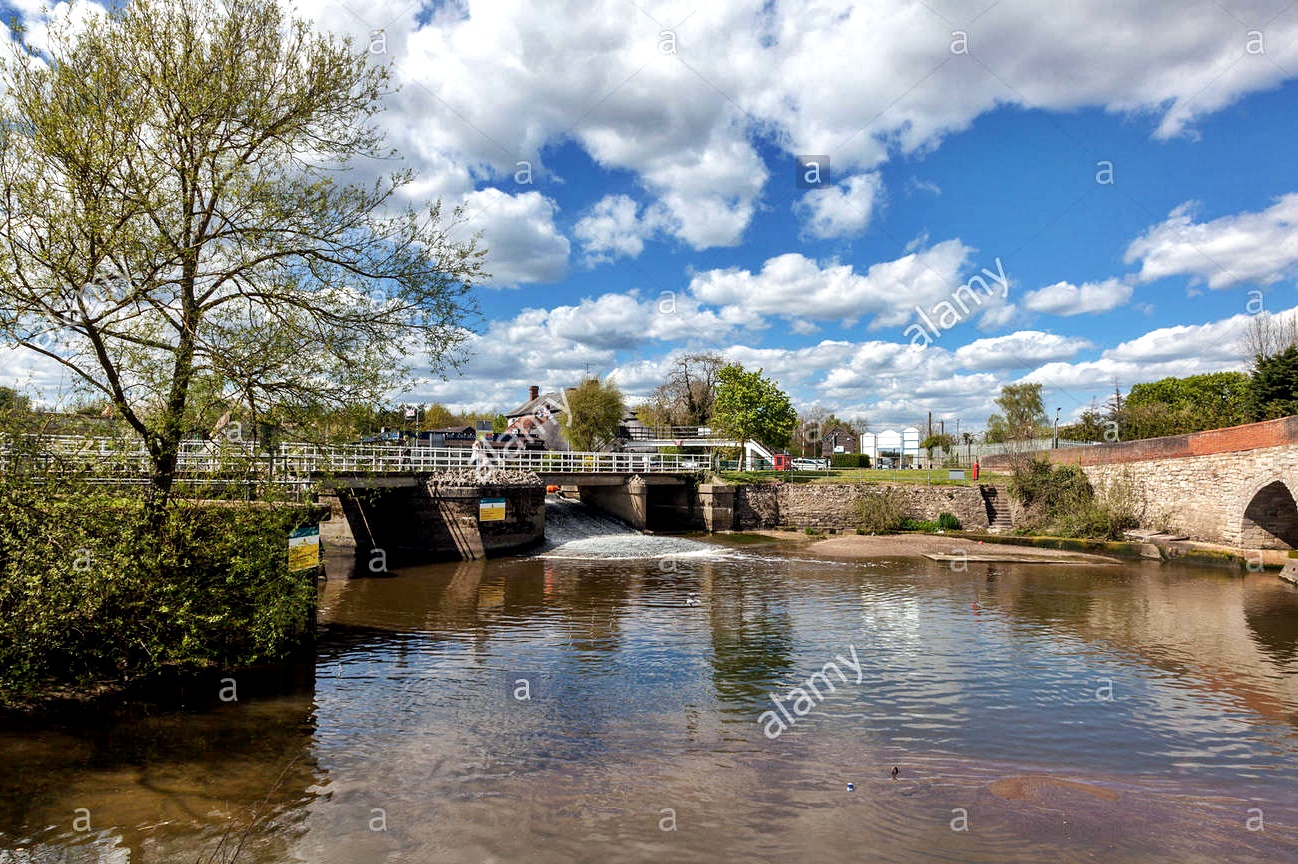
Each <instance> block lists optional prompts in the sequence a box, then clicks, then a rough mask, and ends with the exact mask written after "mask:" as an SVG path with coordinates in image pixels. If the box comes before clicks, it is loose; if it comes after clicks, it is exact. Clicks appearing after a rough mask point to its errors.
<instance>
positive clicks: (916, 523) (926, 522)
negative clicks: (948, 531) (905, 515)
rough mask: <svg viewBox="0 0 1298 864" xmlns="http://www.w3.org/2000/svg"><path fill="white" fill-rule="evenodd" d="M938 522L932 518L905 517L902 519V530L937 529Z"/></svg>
mask: <svg viewBox="0 0 1298 864" xmlns="http://www.w3.org/2000/svg"><path fill="white" fill-rule="evenodd" d="M937 529H938V524H937V523H936V522H934V521H933V520H932V519H903V520H901V530H903V531H936V530H937Z"/></svg>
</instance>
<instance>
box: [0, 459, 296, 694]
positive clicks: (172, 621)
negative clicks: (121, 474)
mask: <svg viewBox="0 0 1298 864" xmlns="http://www.w3.org/2000/svg"><path fill="white" fill-rule="evenodd" d="M308 519H309V514H308V512H307V511H306V510H305V508H301V507H275V508H271V507H258V508H253V507H249V506H222V505H211V504H205V505H197V504H184V503H181V504H176V505H173V506H172V507H170V508H169V509H168V510H167V512H166V514H165V518H164V519H163V522H162V526H161V529H160V530H158V531H156V532H151V531H149V530H147V528H146V520H145V513H144V506H143V503H142V501H141V500H140V499H139V498H137V497H133V496H123V495H117V494H114V493H110V492H105V491H103V490H102V489H96V488H93V487H82V488H77V487H75V486H68V487H60V486H58V485H55V484H50V483H48V482H47V483H43V484H30V485H29V484H23V483H16V482H14V481H13V479H12V478H0V704H3V703H17V702H22V701H25V700H28V699H30V698H32V697H37V696H39V695H40V694H41V693H42V692H43V691H47V690H50V689H53V688H61V687H67V686H73V687H75V686H78V685H87V684H93V683H107V682H124V681H127V680H130V679H132V678H136V677H139V676H143V675H147V674H149V673H151V672H155V671H157V670H159V669H161V668H163V667H164V666H179V667H194V668H199V667H211V666H215V667H221V668H229V667H236V666H244V665H249V664H252V663H257V662H261V661H265V660H269V659H274V658H277V657H282V656H284V655H285V654H287V653H288V652H289V651H290V650H291V649H292V648H294V647H295V646H297V645H298V644H300V643H301V641H302V639H303V637H304V636H305V635H306V633H305V629H306V628H307V627H308V625H309V622H310V614H311V610H312V609H313V608H314V603H315V590H316V589H315V585H314V580H312V579H310V578H309V576H308V577H306V578H304V574H303V573H291V574H290V573H289V572H288V560H287V553H286V538H287V535H288V532H289V531H290V530H292V529H293V528H295V527H299V526H300V525H302V524H305V523H306V522H307V521H308Z"/></svg>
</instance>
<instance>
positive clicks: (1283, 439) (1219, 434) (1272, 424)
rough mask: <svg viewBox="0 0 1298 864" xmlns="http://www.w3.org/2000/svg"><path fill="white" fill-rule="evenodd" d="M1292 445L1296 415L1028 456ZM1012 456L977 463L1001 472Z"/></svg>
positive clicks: (1213, 451) (1164, 455)
mask: <svg viewBox="0 0 1298 864" xmlns="http://www.w3.org/2000/svg"><path fill="white" fill-rule="evenodd" d="M1292 445H1298V417H1281V418H1280V419H1279V420H1264V421H1263V422H1261V423H1248V424H1245V425H1243V426H1230V427H1227V428H1225V429H1212V430H1209V431H1207V432H1193V433H1191V434H1188V435H1169V436H1168V437H1166V438H1146V439H1144V440H1142V441H1123V442H1120V443H1117V444H1096V445H1093V446H1089V447H1062V448H1060V449H1058V450H1040V451H1036V452H1035V453H1033V454H1032V455H1035V456H1037V457H1041V458H1045V459H1048V460H1049V461H1051V462H1053V463H1055V464H1067V465H1083V466H1085V465H1113V464H1121V463H1129V462H1145V461H1150V460H1163V459H1185V458H1190V457H1195V456H1213V455H1218V454H1223V453H1239V452H1243V451H1246V450H1259V449H1266V448H1272V447H1285V446H1292ZM1014 458H1015V457H1014V456H1010V455H999V456H989V457H987V458H986V459H984V460H982V462H981V463H980V464H981V467H982V468H983V470H986V471H1002V470H1005V469H1007V468H1009V467H1010V465H1011V464H1012V462H1013V459H1014Z"/></svg>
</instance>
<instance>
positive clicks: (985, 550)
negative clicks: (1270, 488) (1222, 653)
mask: <svg viewBox="0 0 1298 864" xmlns="http://www.w3.org/2000/svg"><path fill="white" fill-rule="evenodd" d="M736 536H742V537H746V538H765V539H766V540H769V541H771V542H776V543H785V544H796V545H798V546H800V547H802V549H803V551H806V552H809V553H812V554H816V555H821V556H824V557H826V558H839V559H843V560H862V559H868V558H929V559H931V560H963V561H969V562H1003V563H1027V564H1031V563H1047V562H1055V563H1078V564H1086V563H1091V564H1113V563H1119V562H1122V561H1130V560H1153V561H1160V560H1161V561H1169V562H1170V561H1177V562H1181V563H1185V564H1198V565H1202V566H1208V567H1218V568H1221V567H1224V568H1228V569H1232V570H1248V571H1254V572H1260V571H1262V570H1269V571H1276V570H1280V569H1281V568H1283V567H1285V565H1286V563H1287V562H1289V561H1291V560H1293V559H1290V557H1289V551H1288V550H1284V549H1254V550H1247V549H1233V548H1230V547H1228V546H1221V545H1218V544H1213V543H1202V542H1198V541H1193V540H1184V539H1180V538H1167V537H1163V536H1161V535H1150V536H1143V537H1140V538H1139V539H1132V540H1093V539H1087V538H1078V537H1046V536H1026V535H1019V534H974V533H971V532H950V533H946V534H928V533H919V532H915V533H898V534H877V535H876V534H866V535H860V534H845V535H841V536H837V537H830V538H825V537H823V536H815V535H808V534H806V533H805V532H799V531H782V530H779V529H770V530H758V531H747V532H744V533H743V534H742V535H738V534H737V535H736ZM747 542H752V541H747ZM1282 578H1287V580H1288V581H1293V580H1294V579H1298V566H1294V567H1291V568H1290V571H1289V575H1288V576H1285V575H1284V574H1282ZM1295 584H1298V582H1295Z"/></svg>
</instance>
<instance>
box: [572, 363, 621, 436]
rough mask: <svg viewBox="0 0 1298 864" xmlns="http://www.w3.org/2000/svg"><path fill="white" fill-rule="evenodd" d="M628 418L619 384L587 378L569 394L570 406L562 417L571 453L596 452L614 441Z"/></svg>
mask: <svg viewBox="0 0 1298 864" xmlns="http://www.w3.org/2000/svg"><path fill="white" fill-rule="evenodd" d="M625 415H626V404H625V403H624V402H623V401H622V393H621V391H619V390H618V389H617V385H616V384H614V383H613V382H611V381H606V382H604V383H600V381H599V379H597V378H587V379H586V380H585V381H583V382H581V386H580V387H578V388H577V389H576V390H572V391H570V392H569V393H568V394H567V404H566V405H565V406H564V409H563V413H562V414H560V415H559V416H560V422H561V423H562V425H563V434H564V437H565V438H567V439H568V443H569V444H570V445H572V449H574V450H594V449H596V448H598V447H600V446H602V445H604V444H606V443H607V442H609V441H611V440H613V438H614V437H615V436H616V435H617V429H618V426H620V425H621V424H622V418H623V417H624V416H625Z"/></svg>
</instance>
